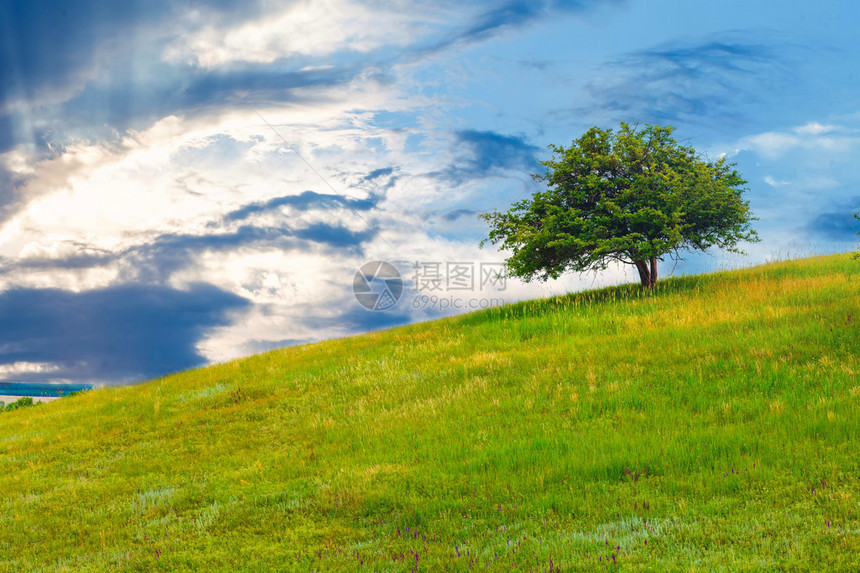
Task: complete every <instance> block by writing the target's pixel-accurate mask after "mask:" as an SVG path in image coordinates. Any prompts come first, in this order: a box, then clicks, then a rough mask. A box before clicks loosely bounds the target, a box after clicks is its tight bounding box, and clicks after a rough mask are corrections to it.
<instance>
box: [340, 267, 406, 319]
mask: <svg viewBox="0 0 860 573" xmlns="http://www.w3.org/2000/svg"><path fill="white" fill-rule="evenodd" d="M352 292H353V294H354V295H355V300H357V301H358V303H359V304H360V305H361V306H363V307H364V308H366V309H368V310H388V309H389V308H391V307H393V306H394V305H395V304H397V301H399V300H400V295H402V294H403V278H402V277H401V276H400V272H399V271H398V270H397V268H396V267H395V266H394V265H392V264H390V263H386V262H385V261H373V262H370V263H364V264H363V265H361V268H360V269H358V270H357V271H355V278H353V279H352Z"/></svg>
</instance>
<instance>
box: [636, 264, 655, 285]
mask: <svg viewBox="0 0 860 573" xmlns="http://www.w3.org/2000/svg"><path fill="white" fill-rule="evenodd" d="M633 264H634V265H636V270H637V271H639V280H640V282H641V283H642V286H643V287H645V288H651V272H650V271H649V270H648V263H647V261H633Z"/></svg>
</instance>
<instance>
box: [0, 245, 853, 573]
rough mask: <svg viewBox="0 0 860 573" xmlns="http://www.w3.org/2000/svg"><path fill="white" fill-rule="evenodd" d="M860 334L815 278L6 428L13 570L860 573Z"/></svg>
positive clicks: (566, 307)
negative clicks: (791, 572) (796, 572)
mask: <svg viewBox="0 0 860 573" xmlns="http://www.w3.org/2000/svg"><path fill="white" fill-rule="evenodd" d="M858 322H860V262H858V261H855V260H852V259H851V258H850V256H848V255H839V256H829V257H819V258H813V259H805V260H799V261H790V262H782V263H774V264H769V265H766V266H762V267H756V268H752V269H747V270H741V271H732V272H725V273H717V274H712V275H702V276H695V277H685V278H680V279H671V280H667V281H665V282H663V283H662V284H659V285H658V288H657V289H656V290H655V291H654V292H651V293H643V292H642V291H641V290H640V289H639V287H638V286H633V285H629V286H622V287H617V288H610V289H604V290H601V291H593V292H586V293H579V294H573V295H569V296H564V297H558V298H554V299H549V300H543V301H534V302H528V303H521V304H518V305H513V306H508V307H504V308H501V309H493V310H489V311H482V312H478V313H474V314H469V315H464V316H460V317H456V318H452V319H446V320H441V321H437V322H432V323H424V324H418V325H412V326H408V327H404V328H397V329H393V330H388V331H382V332H377V333H372V334H368V335H363V336H357V337H353V338H346V339H341V340H333V341H327V342H323V343H318V344H311V345H307V346H301V347H293V348H287V349H283V350H278V351H274V352H270V353H267V354H263V355H259V356H254V357H251V358H247V359H243V360H238V361H234V362H230V363H227V364H222V365H218V366H213V367H210V368H205V369H200V370H195V371H190V372H184V373H180V374H177V375H174V376H170V377H167V378H164V379H160V380H155V381H152V382H148V383H146V384H142V385H138V386H134V387H126V388H117V389H102V390H97V391H94V392H90V393H87V394H84V395H80V396H75V397H71V398H64V399H61V400H58V401H56V402H52V403H50V404H43V405H39V406H35V407H31V408H25V409H20V410H17V411H14V412H6V413H3V414H0V475H1V476H2V478H0V570H7V571H21V570H24V571H27V570H45V569H48V570H60V571H63V570H69V571H71V570H74V571H78V570H105V569H117V570H128V571H150V570H183V569H188V570H192V569H193V570H197V569H203V568H207V569H212V570H225V571H226V570H249V571H265V570H302V571H311V570H317V571H328V570H350V571H352V570H361V569H362V568H367V569H369V570H388V571H407V570H413V569H415V568H416V567H417V569H418V570H439V569H445V568H446V567H447V568H449V569H450V570H462V569H466V568H468V567H470V566H473V567H476V568H477V567H480V568H481V569H485V568H489V569H490V570H499V571H507V570H511V569H519V570H535V571H547V570H556V568H559V567H560V568H561V570H562V571H567V570H572V569H591V568H594V567H597V566H599V567H600V568H601V569H603V568H604V567H605V566H609V567H610V568H615V567H623V568H626V569H637V568H641V569H646V570H661V569H662V570H665V569H685V570H686V569H692V570H697V569H698V570H713V569H719V568H727V569H756V570H758V569H763V568H765V569H767V568H770V569H786V568H795V567H799V568H815V569H820V570H824V569H827V570H845V569H852V570H857V569H860V519H858V516H860V456H858V437H859V436H858V434H860V380H858V378H860V376H858V372H860V357H858V354H860V352H858V351H860V329H858Z"/></svg>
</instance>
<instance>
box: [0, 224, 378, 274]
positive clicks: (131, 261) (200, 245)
mask: <svg viewBox="0 0 860 573" xmlns="http://www.w3.org/2000/svg"><path fill="white" fill-rule="evenodd" d="M373 235H374V231H372V230H371V229H367V230H364V231H353V230H351V229H348V228H346V227H344V226H343V225H341V224H328V223H312V224H310V225H306V226H304V227H298V228H292V227H289V226H286V225H281V226H260V227H257V226H253V225H242V226H240V227H238V228H237V229H235V230H233V231H227V232H223V231H222V232H212V233H209V234H206V235H192V234H185V233H166V234H163V235H159V236H158V237H156V238H155V239H153V240H152V241H150V242H148V243H144V244H141V245H135V246H133V247H130V248H127V249H124V250H121V251H117V252H108V251H100V252H91V250H88V248H87V246H86V245H79V248H80V250H81V251H84V252H81V253H80V254H76V255H72V256H68V257H65V258H28V259H15V260H13V259H0V274H10V273H12V272H13V271H25V272H26V271H31V270H83V269H90V268H96V267H104V266H107V265H111V264H115V263H119V266H120V271H121V276H122V277H123V279H124V280H127V281H134V282H143V283H160V282H164V281H166V280H167V279H169V278H170V276H171V275H172V274H173V273H175V272H177V271H181V270H183V269H186V268H188V267H191V266H193V265H194V263H195V260H196V259H197V257H198V256H199V255H201V254H202V253H205V252H224V253H227V252H231V251H235V250H237V249H242V248H254V249H261V248H267V247H271V248H277V249H281V250H284V251H293V250H297V251H308V250H310V249H312V248H313V247H314V246H315V245H317V246H321V247H323V248H328V249H336V250H338V251H350V252H352V253H354V254H357V255H360V254H361V253H362V252H363V251H362V245H363V243H365V242H366V241H368V240H370V239H372V238H373Z"/></svg>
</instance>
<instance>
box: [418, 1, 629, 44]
mask: <svg viewBox="0 0 860 573" xmlns="http://www.w3.org/2000/svg"><path fill="white" fill-rule="evenodd" d="M625 2H626V0H506V1H502V2H484V3H483V4H484V5H485V6H486V8H485V10H484V11H482V12H481V13H480V15H479V16H478V17H477V18H475V20H474V21H472V22H470V23H469V25H468V26H467V27H466V29H465V30H463V31H461V32H459V33H457V34H456V35H455V36H453V37H451V38H449V39H448V40H447V41H445V42H442V43H439V44H438V45H437V46H435V47H434V49H436V50H438V49H442V48H444V47H447V46H448V45H450V44H453V43H457V42H473V41H480V40H483V39H486V38H487V37H489V36H491V35H493V34H495V33H497V32H499V31H500V30H503V29H505V28H514V27H522V26H526V25H528V24H531V23H533V22H534V21H535V20H538V19H540V18H545V17H548V16H550V15H552V14H558V13H559V12H568V13H577V12H587V11H589V10H593V9H594V8H596V7H598V6H605V5H618V4H624V3H625Z"/></svg>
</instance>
